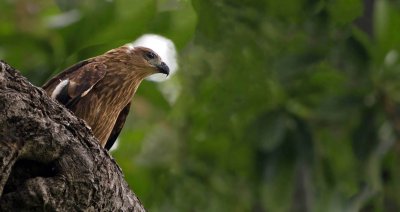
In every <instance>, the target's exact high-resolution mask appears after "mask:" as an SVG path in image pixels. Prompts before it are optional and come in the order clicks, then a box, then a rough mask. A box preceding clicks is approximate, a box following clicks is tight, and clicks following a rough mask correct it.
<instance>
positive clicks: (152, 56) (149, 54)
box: [146, 52, 156, 59]
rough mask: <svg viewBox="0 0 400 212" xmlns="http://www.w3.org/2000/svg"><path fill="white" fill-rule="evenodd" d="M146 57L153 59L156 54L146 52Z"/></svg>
mask: <svg viewBox="0 0 400 212" xmlns="http://www.w3.org/2000/svg"><path fill="white" fill-rule="evenodd" d="M146 57H147V58H148V59H154V58H156V54H154V53H153V52H147V54H146Z"/></svg>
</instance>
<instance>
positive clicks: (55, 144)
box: [0, 61, 144, 211]
mask: <svg viewBox="0 0 400 212" xmlns="http://www.w3.org/2000/svg"><path fill="white" fill-rule="evenodd" d="M0 111H1V112H0V211H144V209H143V206H142V205H141V203H140V202H139V200H138V198H137V197H136V196H135V194H134V193H133V192H132V191H131V190H130V189H129V188H128V185H127V183H126V182H125V180H124V179H123V174H122V172H121V170H120V168H119V167H118V165H117V164H116V163H115V162H114V160H113V159H112V158H111V157H110V155H109V154H108V152H107V151H106V150H104V149H103V148H101V147H100V146H99V145H98V143H97V140H96V138H95V137H94V136H93V135H92V132H91V130H90V129H89V128H88V127H87V126H86V125H85V123H84V122H83V121H82V120H80V119H78V118H76V117H75V116H74V115H73V114H71V112H69V111H68V110H67V109H65V108H64V107H63V106H61V105H60V104H58V103H56V102H55V101H53V100H52V99H50V98H49V97H48V96H47V95H46V93H45V92H44V91H43V90H42V89H40V88H37V87H35V86H33V85H32V84H30V83H29V82H28V81H27V80H26V79H25V78H23V77H22V76H21V75H20V74H19V73H18V71H16V70H14V69H13V68H11V67H10V66H9V65H7V64H6V63H4V62H2V61H0Z"/></svg>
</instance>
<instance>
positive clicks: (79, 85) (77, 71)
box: [43, 60, 107, 109]
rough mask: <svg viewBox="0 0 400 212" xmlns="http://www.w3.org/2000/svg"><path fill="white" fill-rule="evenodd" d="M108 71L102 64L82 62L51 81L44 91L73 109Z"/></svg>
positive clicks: (44, 87)
mask: <svg viewBox="0 0 400 212" xmlns="http://www.w3.org/2000/svg"><path fill="white" fill-rule="evenodd" d="M106 69H107V67H106V65H104V64H102V63H98V62H90V61H89V60H87V61H82V62H80V63H78V64H76V65H74V66H72V67H70V68H68V69H66V70H65V71H63V72H62V73H60V74H59V75H57V76H55V77H54V78H52V79H51V80H49V81H48V82H47V83H46V84H45V85H43V89H45V90H46V92H47V93H48V94H49V95H50V96H52V97H53V98H55V99H57V100H58V101H60V102H61V103H62V104H64V105H65V106H66V107H67V108H70V109H71V107H73V106H74V105H75V104H76V103H77V102H78V101H79V99H80V98H81V97H83V96H85V95H86V94H87V93H88V92H90V90H91V89H92V88H93V86H94V85H96V83H97V82H99V81H100V80H101V79H102V78H103V77H104V76H105V74H106V72H107V71H106Z"/></svg>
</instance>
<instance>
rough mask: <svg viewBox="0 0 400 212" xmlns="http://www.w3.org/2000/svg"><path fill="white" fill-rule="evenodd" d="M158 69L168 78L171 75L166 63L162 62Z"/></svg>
mask: <svg viewBox="0 0 400 212" xmlns="http://www.w3.org/2000/svg"><path fill="white" fill-rule="evenodd" d="M157 69H158V71H159V72H160V73H163V74H166V75H167V76H168V75H169V68H168V66H167V64H165V63H164V62H161V64H160V65H157Z"/></svg>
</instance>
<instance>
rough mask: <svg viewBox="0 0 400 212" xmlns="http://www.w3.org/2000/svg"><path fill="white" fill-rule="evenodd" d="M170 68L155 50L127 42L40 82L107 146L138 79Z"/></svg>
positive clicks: (119, 125)
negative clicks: (134, 45)
mask: <svg viewBox="0 0 400 212" xmlns="http://www.w3.org/2000/svg"><path fill="white" fill-rule="evenodd" d="M155 73H164V74H166V75H167V76H168V74H169V68H168V66H167V65H166V64H165V63H164V62H163V61H162V60H161V58H160V56H158V55H157V54H156V53H155V52H154V51H152V50H151V49H148V48H145V47H133V46H132V45H131V44H126V45H124V46H121V47H119V48H116V49H112V50H110V51H108V52H106V53H104V54H102V55H99V56H96V57H93V58H90V59H87V60H84V61H81V62H79V63H77V64H75V65H73V66H71V67H69V68H67V69H66V70H64V71H63V72H61V73H60V74H58V75H56V76H55V77H53V78H52V79H50V80H49V81H48V82H46V83H45V84H44V85H43V89H44V90H46V92H47V94H48V95H49V96H51V97H52V98H54V99H56V100H57V101H59V102H60V103H62V104H63V105H65V107H67V108H68V109H70V110H71V111H72V112H74V114H75V115H76V116H77V117H79V118H81V119H83V120H85V121H86V123H87V124H88V125H89V126H90V127H91V128H92V131H93V133H94V135H95V136H96V137H97V138H98V140H99V142H100V145H101V146H102V147H104V148H106V149H108V150H109V149H110V148H111V146H112V145H113V144H114V142H115V140H116V139H117V137H118V135H119V133H120V131H121V129H122V127H123V125H124V123H125V119H126V117H127V115H128V113H129V108H130V104H131V100H132V98H133V96H134V94H135V92H136V89H137V88H138V86H139V84H140V83H141V81H142V80H143V79H144V78H145V77H147V76H150V75H152V74H155Z"/></svg>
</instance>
